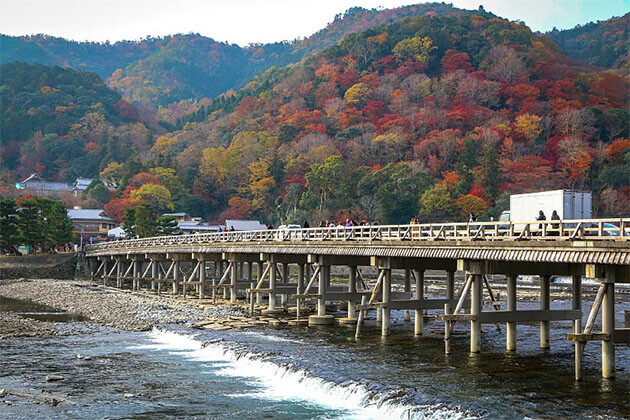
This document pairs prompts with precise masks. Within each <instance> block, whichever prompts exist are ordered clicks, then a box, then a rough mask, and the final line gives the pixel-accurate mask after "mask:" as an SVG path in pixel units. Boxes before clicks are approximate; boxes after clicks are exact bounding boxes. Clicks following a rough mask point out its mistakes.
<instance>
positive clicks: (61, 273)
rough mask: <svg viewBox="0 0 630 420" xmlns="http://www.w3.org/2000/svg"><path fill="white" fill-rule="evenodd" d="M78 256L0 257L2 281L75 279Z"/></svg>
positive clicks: (69, 254)
mask: <svg viewBox="0 0 630 420" xmlns="http://www.w3.org/2000/svg"><path fill="white" fill-rule="evenodd" d="M76 268H77V254H76V253H74V252H69V253H62V254H44V255H23V256H0V279H19V278H28V279H38V278H47V279H67V280H70V279H72V278H74V276H75V274H76Z"/></svg>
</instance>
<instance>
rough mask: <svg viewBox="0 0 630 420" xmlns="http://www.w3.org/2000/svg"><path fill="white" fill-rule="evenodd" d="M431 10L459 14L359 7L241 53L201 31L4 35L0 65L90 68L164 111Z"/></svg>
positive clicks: (432, 6) (445, 8) (422, 7)
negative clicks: (106, 39)
mask: <svg viewBox="0 0 630 420" xmlns="http://www.w3.org/2000/svg"><path fill="white" fill-rule="evenodd" d="M426 13H430V14H443V13H457V9H454V8H453V7H452V6H450V5H446V4H444V3H427V4H419V5H412V6H405V7H400V8H396V9H387V10H376V9H372V10H368V9H363V8H360V7H355V8H352V9H349V10H348V11H347V12H346V13H344V14H343V15H341V14H340V15H337V16H336V17H335V19H334V21H333V22H331V23H330V24H329V25H328V26H326V28H324V29H322V30H320V31H319V32H317V33H315V34H314V35H312V36H310V37H308V38H305V39H303V40H296V41H293V42H277V43H271V44H255V45H250V46H247V47H244V48H243V47H239V46H238V45H232V44H227V43H223V42H217V41H215V40H213V39H212V38H208V37H204V36H201V35H198V34H187V35H182V34H179V35H172V36H165V37H163V38H147V39H144V40H141V41H122V42H116V43H114V44H110V43H94V42H75V41H68V40H65V39H61V38H55V37H50V36H45V35H35V36H23V37H11V36H6V35H1V36H0V45H2V48H1V51H0V63H8V62H12V61H21V62H26V63H40V64H45V65H59V66H68V67H72V68H75V69H85V70H90V71H93V72H95V73H97V74H98V75H99V76H101V77H102V78H103V79H107V80H108V83H109V85H110V86H111V87H113V88H115V89H116V90H118V91H119V92H121V93H122V94H123V96H124V97H125V98H126V99H128V100H130V101H131V102H133V103H137V104H142V105H145V106H151V107H154V106H158V105H161V106H167V105H168V104H170V103H173V102H178V101H180V100H186V99H191V98H195V99H201V98H213V97H215V96H217V95H219V94H221V93H223V92H225V91H228V90H230V89H238V88H241V87H243V86H244V85H245V83H247V82H248V81H249V80H251V79H252V78H253V77H254V76H255V75H257V74H259V73H262V72H263V71H265V70H267V69H268V68H270V67H272V66H280V67H282V66H285V65H287V64H290V63H294V62H298V61H300V60H301V59H302V58H304V57H308V56H310V55H311V54H313V53H314V52H317V51H321V50H323V49H325V48H327V47H329V46H331V45H334V44H335V43H337V42H338V41H339V40H341V39H342V38H343V37H344V36H345V35H347V34H349V33H351V32H355V31H357V30H365V29H367V28H370V27H373V26H375V25H378V24H382V23H391V22H395V21H397V20H400V19H401V18H403V17H405V16H413V15H422V14H426Z"/></svg>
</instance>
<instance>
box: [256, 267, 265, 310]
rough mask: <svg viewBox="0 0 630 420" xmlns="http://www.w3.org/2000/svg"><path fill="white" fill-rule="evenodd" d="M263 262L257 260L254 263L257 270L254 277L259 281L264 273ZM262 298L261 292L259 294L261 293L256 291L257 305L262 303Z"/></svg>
mask: <svg viewBox="0 0 630 420" xmlns="http://www.w3.org/2000/svg"><path fill="white" fill-rule="evenodd" d="M263 264H264V263H263V262H262V261H258V262H257V263H256V269H257V272H256V273H257V276H256V279H257V280H258V281H260V279H261V278H262V276H263V274H264V272H265V267H264V265H263ZM262 299H263V297H262V294H261V293H256V303H257V304H259V305H261V304H262V301H263V300H262Z"/></svg>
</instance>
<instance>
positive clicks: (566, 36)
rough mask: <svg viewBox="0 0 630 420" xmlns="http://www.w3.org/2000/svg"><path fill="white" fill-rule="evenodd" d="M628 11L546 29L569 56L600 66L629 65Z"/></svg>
mask: <svg viewBox="0 0 630 420" xmlns="http://www.w3.org/2000/svg"><path fill="white" fill-rule="evenodd" d="M629 27H630V13H627V14H625V15H624V16H621V17H616V18H612V19H608V20H605V21H601V22H591V23H587V24H586V25H578V26H576V27H575V28H573V29H568V30H564V31H558V30H554V31H551V32H549V35H550V36H551V38H552V39H553V40H554V41H556V42H557V43H558V45H559V46H560V48H562V50H563V51H565V52H566V53H567V54H569V55H570V56H572V57H575V58H578V59H580V60H582V61H584V62H586V63H589V64H593V65H595V66H602V67H615V68H622V67H623V68H628V67H629V66H630V60H629V59H628V28H629Z"/></svg>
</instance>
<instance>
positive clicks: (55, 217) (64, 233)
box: [41, 199, 73, 245]
mask: <svg viewBox="0 0 630 420" xmlns="http://www.w3.org/2000/svg"><path fill="white" fill-rule="evenodd" d="M41 207H42V214H43V219H44V222H45V225H44V226H45V227H46V230H45V240H46V242H49V243H50V244H52V245H61V244H64V243H66V242H70V241H71V240H72V228H73V225H72V220H70V218H69V217H68V209H67V208H66V206H65V204H63V202H62V201H60V200H51V199H44V200H42V203H41Z"/></svg>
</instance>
